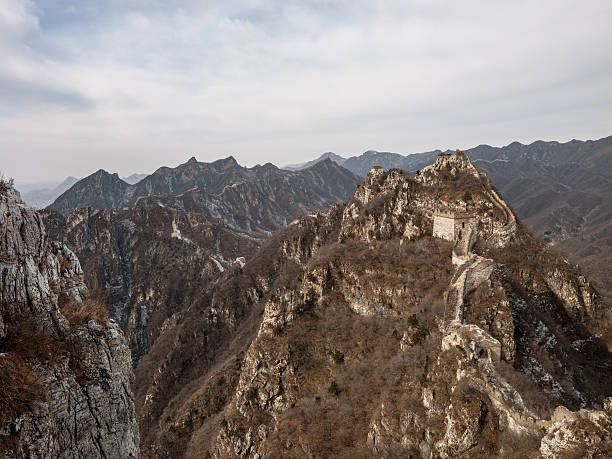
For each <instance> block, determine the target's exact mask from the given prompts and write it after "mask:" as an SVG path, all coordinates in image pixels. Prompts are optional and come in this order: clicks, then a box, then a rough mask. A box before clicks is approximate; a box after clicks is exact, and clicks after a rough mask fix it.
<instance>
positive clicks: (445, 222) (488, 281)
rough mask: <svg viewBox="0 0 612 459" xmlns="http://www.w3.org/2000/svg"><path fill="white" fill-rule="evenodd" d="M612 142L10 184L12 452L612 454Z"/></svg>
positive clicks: (6, 327)
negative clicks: (61, 187)
mask: <svg viewBox="0 0 612 459" xmlns="http://www.w3.org/2000/svg"><path fill="white" fill-rule="evenodd" d="M611 143H612V138H607V139H601V140H598V141H588V142H580V141H572V142H568V143H564V144H562V143H557V142H535V143H534V144H531V145H522V144H519V143H517V142H515V143H513V144H510V145H508V146H506V147H502V148H494V147H489V146H479V147H476V148H474V149H471V150H468V151H466V152H465V154H464V153H461V152H452V153H451V152H439V151H435V152H427V153H422V154H417V155H411V156H402V155H398V154H394V153H379V152H373V151H370V152H366V153H364V154H363V155H361V156H357V157H353V158H348V159H344V158H341V157H339V156H337V155H334V154H331V153H328V154H325V155H323V157H322V158H319V159H318V160H315V161H313V162H310V163H307V164H304V167H300V166H296V167H295V168H294V169H293V170H286V169H279V168H278V167H276V166H274V165H272V164H269V163H268V164H265V165H263V166H262V165H258V166H255V167H252V168H247V167H243V166H240V165H239V164H238V163H237V162H236V161H235V159H234V158H232V157H229V158H225V159H221V160H218V161H215V162H212V163H203V162H199V161H197V160H196V159H195V158H191V159H190V160H188V161H187V162H186V163H184V164H181V165H179V166H177V167H175V168H168V167H162V168H159V169H158V170H157V171H155V172H154V173H153V174H151V175H149V176H146V177H144V178H142V179H140V180H138V181H136V183H129V182H128V181H126V180H123V179H121V178H120V177H119V176H118V174H110V173H108V172H106V171H104V170H99V171H97V172H96V173H94V174H92V175H90V176H88V177H85V178H84V179H81V180H79V181H78V182H76V183H74V185H72V186H71V187H70V188H69V189H68V190H66V191H65V192H64V193H63V194H62V195H61V196H59V197H58V198H57V199H56V201H55V202H53V203H52V204H51V205H50V206H49V207H48V208H46V209H44V210H41V211H39V212H34V211H33V210H31V209H29V208H28V207H27V206H26V205H25V204H24V203H23V202H20V199H19V196H18V194H17V193H16V192H14V190H12V188H11V185H10V183H8V182H3V181H0V222H1V223H2V226H1V228H2V230H1V232H2V235H3V238H2V241H3V242H2V244H4V245H3V247H2V258H1V259H0V262H1V263H2V264H1V266H0V268H1V269H2V278H1V279H2V288H1V289H0V380H1V381H2V387H3V388H4V387H10V391H12V392H10V391H9V392H6V391H5V392H0V401H2V402H3V403H6V400H8V399H6V394H7V393H8V394H9V396H10V397H13V398H16V396H15V395H14V394H19V393H23V394H25V396H24V398H17V400H19V404H16V405H11V409H10V410H9V411H6V410H5V411H3V413H4V414H0V429H1V430H0V433H2V435H3V436H2V437H0V456H2V457H12V456H15V455H25V454H26V452H27V451H29V452H30V454H34V455H39V456H40V455H45V454H47V455H48V454H51V455H54V454H55V455H56V451H59V450H64V451H66V453H65V454H67V455H72V456H80V455H99V456H104V455H106V456H107V457H110V456H113V457H114V456H135V455H138V454H140V455H141V456H143V457H202V456H206V457H218V458H221V457H303V456H308V457H330V456H346V455H356V456H358V457H372V456H377V457H444V458H450V457H492V456H500V457H508V456H510V457H516V456H517V455H518V456H521V457H523V456H524V457H536V456H537V457H566V456H567V457H606V455H608V454H610V453H611V452H612V427H611V426H612V400H610V399H608V397H610V396H611V395H612V386H610V383H609V381H610V378H611V377H612V355H611V354H610V352H609V350H608V349H609V348H610V347H611V346H612V344H611V343H612V332H611V330H612V328H611V327H610V325H611V323H612V322H611V318H612V317H611V316H610V312H609V305H608V304H607V301H608V299H607V298H606V297H602V296H601V295H600V293H599V292H598V288H594V287H593V285H592V284H591V283H590V282H589V280H588V279H590V278H591V277H592V276H595V278H596V275H597V274H599V275H601V274H604V276H602V277H599V278H596V284H595V285H596V286H597V287H600V288H599V290H603V291H604V293H605V288H604V289H602V288H601V285H603V286H604V287H605V285H606V284H605V280H606V277H605V274H608V275H609V272H608V271H609V270H608V271H606V269H605V268H602V266H605V263H606V261H605V260H606V257H607V256H608V257H609V251H608V252H606V249H605V247H606V244H608V243H609V241H608V239H607V234H608V233H607V228H608V227H607V225H609V221H610V217H609V215H608V214H607V213H606V212H607V207H606V206H605V200H606V198H607V196H608V195H607V194H606V193H608V191H609V183H610V171H609V170H608V169H609V168H606V165H607V160H608V158H610V154H611V148H610V145H611ZM376 166H378V167H376ZM398 166H399V167H398ZM385 171H386V172H385ZM130 181H133V180H130ZM507 196H508V198H507ZM506 198H507V199H508V201H510V202H509V204H510V205H509V204H506V201H505V199H506ZM513 208H514V209H517V210H516V214H515V211H514V210H513ZM521 215H523V216H524V218H521ZM576 222H578V223H576ZM538 225H541V227H542V228H547V229H546V230H545V231H542V229H541V228H540V229H539V230H538V232H539V234H540V236H541V237H543V238H544V239H540V236H539V235H538V234H535V233H532V232H531V231H530V230H529V227H530V226H533V227H537V226H538ZM587 236H588V237H590V238H591V239H590V240H587ZM51 241H57V242H51ZM570 243H573V244H576V246H578V247H579V249H577V251H576V252H574V255H573V256H572V257H571V259H570V260H568V259H566V256H565V255H564V254H563V253H561V252H557V251H556V250H553V248H552V247H551V246H562V245H563V244H570ZM597 249H600V251H598V250H597ZM581 251H582V252H581ZM581 254H583V255H585V256H589V257H590V258H589V260H590V263H589V265H584V266H583V268H585V269H584V271H585V272H586V275H585V274H583V271H581V268H580V267H579V266H578V265H576V264H574V263H573V261H575V260H577V259H580V256H581ZM596 261H598V262H599V263H600V265H599V269H596V267H597V266H598V265H597V263H596ZM608 266H609V265H608ZM20 276H21V277H20ZM23 276H25V277H24V278H23V279H22V277H23ZM601 279H603V281H602V280H601ZM597 282H599V284H597ZM24 314H25V315H28V317H30V318H29V319H28V321H25V319H24V317H25V315H24ZM26 322H27V327H26V328H24V326H25V325H24V324H26ZM28 327H29V328H28ZM49 343H51V344H53V346H51V347H49V346H50V344H49ZM33 344H35V345H33ZM49 349H51V350H52V352H53V353H55V354H57V358H55V359H50V358H49V357H48V356H47V355H48V352H47V351H48V350H49ZM105 353H106V354H107V357H104V354H105ZM130 355H131V367H132V368H133V370H132V369H131V368H129V367H130V365H129V363H130V362H129V361H130V357H129V356H130ZM7 356H8V357H7ZM7 358H8V359H7ZM15 365H19V366H18V367H16V366H15ZM14 368H19V373H15V374H18V375H19V378H21V379H14V378H13V379H6V378H12V376H11V375H12V373H11V372H12V371H14V370H13V369H14ZM132 371H133V374H134V376H132ZM132 378H134V379H133V380H132ZM5 381H10V384H9V385H8V386H7V385H6V384H5ZM49 381H51V382H50V383H47V382H49ZM40 384H42V386H40ZM40 387H45V388H46V391H45V392H44V393H43V392H40V393H39V392H38V391H39V388H40ZM29 388H32V390H34V389H36V391H35V392H32V391H30V390H29ZM66 388H70V389H66ZM73 392H74V394H76V395H75V396H74V397H71V396H70V394H71V393H73ZM11 394H13V395H11ZM2 397H5V398H2ZM85 401H87V403H85ZM73 412H74V413H78V415H77V414H75V416H72V415H70V413H73ZM94 421H95V422H94ZM20 426H25V427H20ZM79 426H81V427H79ZM3 432H4V433H6V434H4V433H3ZM45 436H46V437H48V438H50V439H52V440H49V441H46V442H45V441H42V440H41V438H45ZM89 438H94V439H95V438H97V440H96V441H94V442H88V441H87V439H89Z"/></svg>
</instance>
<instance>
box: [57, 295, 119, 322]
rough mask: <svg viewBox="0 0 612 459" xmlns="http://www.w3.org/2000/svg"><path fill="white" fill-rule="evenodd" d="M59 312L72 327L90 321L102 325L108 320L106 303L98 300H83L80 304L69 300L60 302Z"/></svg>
mask: <svg viewBox="0 0 612 459" xmlns="http://www.w3.org/2000/svg"><path fill="white" fill-rule="evenodd" d="M60 311H61V313H62V314H63V315H64V317H66V319H68V322H70V323H71V324H72V325H82V324H85V323H87V322H89V321H90V320H95V321H98V322H100V323H102V324H103V323H105V322H106V321H107V320H108V318H109V314H108V308H107V307H106V303H105V302H104V301H103V300H102V299H100V298H85V299H84V300H83V301H82V302H81V303H77V302H76V301H74V299H72V298H70V299H67V300H64V301H61V302H60Z"/></svg>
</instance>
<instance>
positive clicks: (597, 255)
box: [308, 137, 612, 298]
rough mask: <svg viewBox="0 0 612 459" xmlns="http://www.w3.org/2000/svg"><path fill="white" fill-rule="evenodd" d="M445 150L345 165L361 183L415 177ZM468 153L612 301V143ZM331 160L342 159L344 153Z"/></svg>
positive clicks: (373, 155)
mask: <svg viewBox="0 0 612 459" xmlns="http://www.w3.org/2000/svg"><path fill="white" fill-rule="evenodd" d="M438 152H439V151H434V152H429V153H418V154H414V155H408V156H403V155H399V154H396V153H378V152H366V153H364V154H362V155H360V156H353V157H351V158H348V159H347V158H341V159H340V161H341V162H340V163H341V164H342V166H343V167H345V168H347V169H348V170H350V171H352V172H353V173H355V174H357V175H359V176H361V177H365V175H366V174H367V173H368V171H369V170H370V168H371V167H372V166H375V165H379V166H381V167H383V168H384V169H385V170H389V169H391V168H394V167H396V168H400V169H405V170H408V171H410V172H414V171H416V170H418V169H422V168H423V167H425V166H427V165H429V164H431V163H433V162H434V161H435V157H436V154H437V153H438ZM465 153H466V154H467V155H468V156H469V157H470V159H472V161H474V164H475V165H476V166H477V167H478V168H479V169H482V170H483V171H485V172H486V173H487V174H488V175H489V177H490V179H491V182H492V183H493V185H494V186H495V187H496V188H497V189H498V190H499V191H500V192H501V193H502V195H503V196H504V198H505V199H506V200H507V202H508V204H510V205H511V206H512V208H513V209H514V210H515V211H516V213H517V215H518V216H519V217H520V218H521V219H523V221H524V222H525V223H526V224H527V225H528V226H529V227H530V228H532V229H533V230H534V231H535V232H536V233H537V234H538V235H539V236H540V237H542V238H544V240H545V241H546V242H548V243H549V244H551V245H553V246H555V247H557V248H559V249H560V250H562V251H565V252H567V253H568V254H569V255H570V256H571V257H572V260H573V261H574V262H577V263H579V264H580V265H581V266H582V267H583V269H584V270H585V272H586V273H588V275H589V277H590V278H591V279H592V280H593V281H594V282H595V284H596V285H597V287H598V288H599V289H600V290H601V291H602V292H603V293H605V294H606V295H607V296H608V297H611V298H612V270H610V269H609V267H610V266H611V265H612V239H611V236H610V235H611V234H612V210H611V207H610V206H609V205H608V202H609V200H610V198H611V197H612V168H611V167H610V166H609V164H610V161H612V137H606V138H603V139H599V140H588V141H579V140H572V141H570V142H566V143H560V142H545V141H537V142H533V143H532V144H529V145H523V144H521V143H519V142H513V143H511V144H509V145H507V146H505V147H491V146H489V145H479V146H477V147H475V148H471V149H469V150H466V151H465ZM324 156H325V155H324ZM328 156H329V157H330V158H331V159H332V160H334V161H337V155H333V154H331V155H328ZM318 160H319V159H318ZM318 160H314V161H312V162H311V163H316V161H318ZM311 163H308V164H311Z"/></svg>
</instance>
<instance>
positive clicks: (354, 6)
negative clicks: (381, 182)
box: [0, 0, 612, 180]
mask: <svg viewBox="0 0 612 459" xmlns="http://www.w3.org/2000/svg"><path fill="white" fill-rule="evenodd" d="M0 1H2V2H7V1H8V0H0ZM55 3H56V5H55V6H54V8H52V9H49V8H47V9H46V10H45V9H44V8H42V7H41V5H40V4H39V5H34V4H30V3H24V2H17V1H14V0H10V2H9V3H7V4H8V5H9V7H10V8H6V9H5V8H0V10H4V11H5V13H0V14H2V15H1V16H0V25H4V24H7V27H0V29H3V30H4V31H5V32H4V33H3V34H1V35H0V50H1V51H2V58H3V61H5V62H7V65H6V66H4V67H3V70H0V77H4V80H3V79H0V94H2V91H3V89H4V91H5V92H8V91H11V93H12V94H14V95H13V97H12V98H10V100H9V102H8V104H7V106H5V107H0V151H1V153H0V160H1V162H2V164H10V167H8V168H6V169H8V170H7V173H9V174H12V175H15V176H17V177H18V178H19V179H22V180H23V179H42V178H45V177H47V176H53V177H55V178H61V177H63V176H65V175H69V174H72V175H85V174H87V173H89V172H92V171H94V170H96V169H98V168H100V167H104V168H106V169H108V170H117V171H119V172H120V173H122V174H128V173H131V172H135V171H150V170H152V169H154V168H155V167H157V166H159V165H162V164H168V165H173V164H177V163H179V162H182V161H184V160H186V159H187V158H188V157H189V156H191V155H192V154H196V156H197V157H198V158H199V159H201V160H212V159H215V158H217V157H220V156H223V155H227V154H234V155H236V157H237V158H238V159H239V160H240V161H241V162H243V163H246V164H254V163H256V162H266V161H272V162H276V163H279V164H284V163H289V162H297V161H300V160H302V159H305V158H310V157H313V156H315V155H317V154H319V153H320V152H322V151H328V150H334V151H337V152H339V153H341V154H352V153H359V152H361V151H363V150H365V149H368V148H376V149H381V150H382V149H387V150H392V151H399V152H404V153H409V152H416V151H421V150H427V149H433V148H438V147H439V148H446V147H466V148H467V147H470V146H472V145H474V144H478V143H482V142H488V143H497V144H499V143H504V142H508V141H511V140H515V139H518V140H521V141H530V140H534V139H535V138H539V137H545V138H556V139H560V140H563V139H569V138H572V137H593V136H598V135H599V136H603V135H609V134H610V132H608V131H606V130H609V126H610V125H612V124H611V123H610V121H612V100H611V99H612V93H611V90H610V88H612V55H610V53H609V50H608V48H607V47H608V46H609V43H610V42H611V38H612V34H611V32H610V28H609V24H610V23H611V22H612V11H611V9H612V7H611V6H609V5H610V3H609V2H607V1H599V2H598V1H592V2H571V1H559V0H557V1H554V2H553V1H540V2H501V1H491V2H476V1H472V2H425V1H365V0H363V1H359V0H353V1H350V2H349V1H343V2H330V1H322V0H321V1H315V2H305V1H304V2H298V1H278V2H274V1H263V0H262V1H257V0H252V1H243V2H237V1H230V2H218V3H216V4H213V5H212V6H211V5H210V2H206V3H209V4H208V5H207V6H206V7H202V6H200V4H201V2H184V3H183V4H182V5H180V7H173V8H170V7H167V6H166V5H167V4H168V3H167V2H161V1H160V2H144V1H132V2H118V1H117V2H115V1H111V2H107V3H106V4H105V3H98V2H91V3H89V2H85V1H83V2H80V3H76V2H73V3H66V4H64V3H63V2H61V1H57V2H55ZM151 4H153V6H151ZM144 5H146V7H145V6H144ZM6 11H8V13H7V12H6ZM5 16H6V19H5ZM8 25H10V26H8ZM7 31H8V32H7ZM9 82H10V83H11V84H9ZM15 82H19V83H20V84H21V86H20V85H17V84H16V83H15ZM3 85H4V88H3Z"/></svg>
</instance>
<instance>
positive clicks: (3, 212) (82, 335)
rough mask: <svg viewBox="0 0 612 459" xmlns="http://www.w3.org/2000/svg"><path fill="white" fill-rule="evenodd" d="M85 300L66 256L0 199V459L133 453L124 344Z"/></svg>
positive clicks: (25, 210)
mask: <svg viewBox="0 0 612 459" xmlns="http://www.w3.org/2000/svg"><path fill="white" fill-rule="evenodd" d="M60 302H61V303H62V304H64V305H66V309H65V310H63V309H62V308H60V305H59V303H60ZM92 304H93V303H91V302H88V301H87V289H86V288H85V285H84V283H83V272H82V270H81V267H80V264H79V261H78V259H77V258H76V256H75V255H74V254H73V253H72V252H71V251H70V250H69V249H68V248H67V247H66V246H65V245H63V244H58V243H49V242H48V240H47V236H46V232H45V229H44V226H43V224H42V219H41V217H40V216H39V215H38V214H37V213H36V212H35V211H34V210H32V209H31V208H29V207H28V206H26V205H25V204H23V203H22V202H21V201H20V200H19V197H18V195H17V194H16V193H14V191H13V190H12V189H8V190H7V191H6V192H4V193H0V324H1V327H0V328H1V334H0V386H1V387H2V392H1V395H0V399H1V400H0V402H1V404H2V413H1V414H0V456H2V457H11V458H12V457H66V458H68V457H137V455H138V448H139V432H138V426H137V423H136V414H135V408H134V401H133V395H132V390H131V384H132V383H133V373H132V369H131V358H130V352H129V348H128V347H127V345H126V342H125V339H124V338H123V335H122V333H121V330H120V328H119V327H118V325H117V324H116V323H115V322H114V321H112V320H103V319H101V318H100V317H99V316H96V315H95V313H94V311H91V310H88V309H87V308H88V307H90V305H92ZM69 311H70V312H71V313H69ZM75 311H78V314H76V313H75ZM64 313H65V314H66V315H65V314H64ZM94 317H96V319H97V320H96V319H94Z"/></svg>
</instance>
